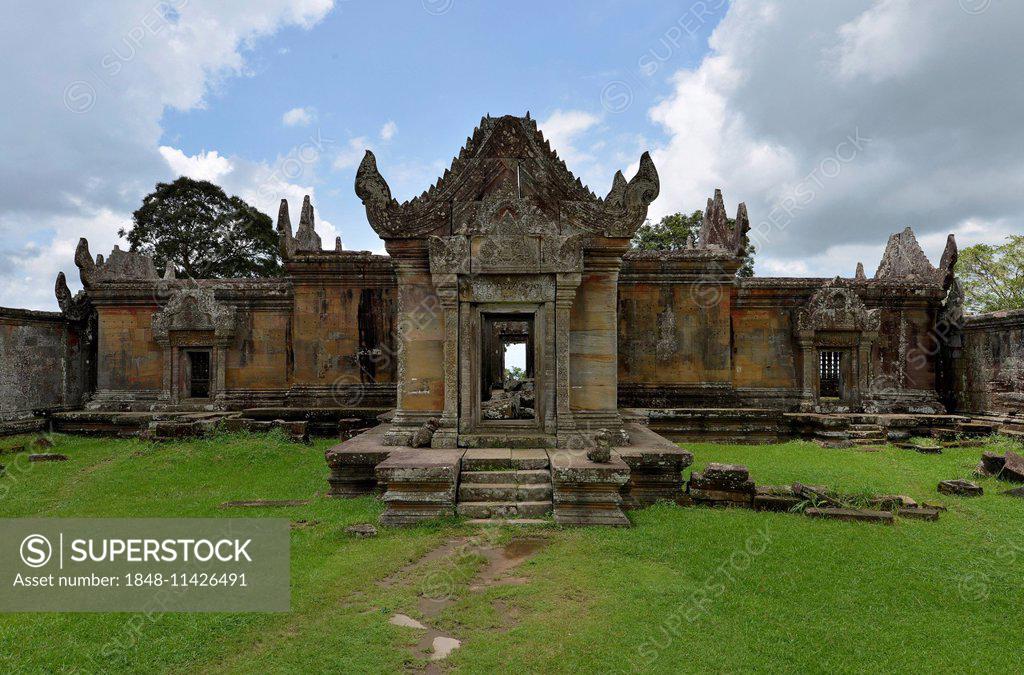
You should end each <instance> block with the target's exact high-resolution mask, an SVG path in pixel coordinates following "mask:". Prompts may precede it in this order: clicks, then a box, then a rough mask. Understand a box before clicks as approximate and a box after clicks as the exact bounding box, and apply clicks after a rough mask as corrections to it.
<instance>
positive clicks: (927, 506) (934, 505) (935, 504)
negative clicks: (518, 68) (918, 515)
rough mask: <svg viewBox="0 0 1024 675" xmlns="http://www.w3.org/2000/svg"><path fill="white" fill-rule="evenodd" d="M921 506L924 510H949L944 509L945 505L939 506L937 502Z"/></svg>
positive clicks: (925, 503)
mask: <svg viewBox="0 0 1024 675" xmlns="http://www.w3.org/2000/svg"><path fill="white" fill-rule="evenodd" d="M921 506H923V507H924V508H926V509H935V510H936V511H948V510H949V509H947V508H946V507H945V505H943V504H940V503H938V502H924V503H922V504H921Z"/></svg>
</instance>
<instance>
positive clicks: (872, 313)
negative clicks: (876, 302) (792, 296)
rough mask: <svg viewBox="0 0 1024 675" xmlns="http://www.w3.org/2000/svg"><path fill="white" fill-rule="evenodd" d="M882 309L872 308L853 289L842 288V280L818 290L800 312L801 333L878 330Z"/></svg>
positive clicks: (798, 325) (798, 327)
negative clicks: (840, 283)
mask: <svg viewBox="0 0 1024 675" xmlns="http://www.w3.org/2000/svg"><path fill="white" fill-rule="evenodd" d="M880 324H881V310H878V309H868V308H867V307H866V306H865V305H864V301H863V300H861V299H860V297H858V296H857V294H856V293H855V292H853V290H852V289H850V288H847V287H845V286H841V285H839V278H838V277H837V278H836V279H835V280H833V281H830V282H828V283H827V284H825V285H824V286H822V287H821V288H820V289H818V290H817V291H815V293H814V295H812V296H811V297H810V299H809V300H808V301H807V304H806V305H804V306H803V308H802V309H801V310H800V311H799V312H798V313H797V330H800V331H819V330H823V331H878V330H879V328H880Z"/></svg>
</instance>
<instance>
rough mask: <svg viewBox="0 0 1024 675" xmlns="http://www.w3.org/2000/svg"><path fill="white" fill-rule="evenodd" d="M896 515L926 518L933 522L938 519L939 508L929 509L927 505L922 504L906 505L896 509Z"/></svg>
mask: <svg viewBox="0 0 1024 675" xmlns="http://www.w3.org/2000/svg"><path fill="white" fill-rule="evenodd" d="M896 515H898V516H899V517H900V518H910V519H912V520H928V521H933V522H934V521H936V520H938V519H939V510H938V509H929V508H927V507H922V506H914V507H909V506H907V507H903V508H901V509H898V510H897V511H896Z"/></svg>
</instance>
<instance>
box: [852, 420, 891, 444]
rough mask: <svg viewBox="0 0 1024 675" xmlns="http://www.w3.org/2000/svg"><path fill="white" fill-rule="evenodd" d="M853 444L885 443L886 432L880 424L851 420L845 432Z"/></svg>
mask: <svg viewBox="0 0 1024 675" xmlns="http://www.w3.org/2000/svg"><path fill="white" fill-rule="evenodd" d="M846 433H847V435H848V436H849V437H850V440H851V441H852V442H853V444H854V445H885V443H886V433H885V429H883V428H882V425H881V424H875V423H873V422H852V423H851V424H850V427H849V430H848V431H847V432H846Z"/></svg>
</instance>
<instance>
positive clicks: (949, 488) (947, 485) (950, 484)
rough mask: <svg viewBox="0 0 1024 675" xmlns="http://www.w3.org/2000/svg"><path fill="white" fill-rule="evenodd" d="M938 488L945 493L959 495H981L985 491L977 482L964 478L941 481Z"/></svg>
mask: <svg viewBox="0 0 1024 675" xmlns="http://www.w3.org/2000/svg"><path fill="white" fill-rule="evenodd" d="M938 490H939V492H941V493H942V494H944V495H958V496H960V497H980V496H981V495H983V494H984V493H985V491H984V490H983V489H982V487H981V486H980V485H978V484H977V483H974V482H971V481H969V480H964V479H962V478H958V479H956V480H944V481H942V482H940V483H939V486H938Z"/></svg>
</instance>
